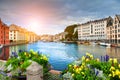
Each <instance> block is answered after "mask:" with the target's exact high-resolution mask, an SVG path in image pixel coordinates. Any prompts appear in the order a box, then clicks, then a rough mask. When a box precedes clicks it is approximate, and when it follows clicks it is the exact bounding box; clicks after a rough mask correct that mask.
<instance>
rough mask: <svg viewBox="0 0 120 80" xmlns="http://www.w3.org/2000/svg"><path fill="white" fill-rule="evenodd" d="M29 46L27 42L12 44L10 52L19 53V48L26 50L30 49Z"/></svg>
mask: <svg viewBox="0 0 120 80" xmlns="http://www.w3.org/2000/svg"><path fill="white" fill-rule="evenodd" d="M27 46H28V45H27V44H26V45H16V46H11V47H10V49H9V53H10V55H11V54H12V52H16V53H18V51H19V50H23V51H26V50H28V49H27Z"/></svg>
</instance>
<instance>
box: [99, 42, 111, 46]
mask: <svg viewBox="0 0 120 80" xmlns="http://www.w3.org/2000/svg"><path fill="white" fill-rule="evenodd" d="M100 45H101V46H106V47H110V46H111V44H110V43H103V42H101V43H100Z"/></svg>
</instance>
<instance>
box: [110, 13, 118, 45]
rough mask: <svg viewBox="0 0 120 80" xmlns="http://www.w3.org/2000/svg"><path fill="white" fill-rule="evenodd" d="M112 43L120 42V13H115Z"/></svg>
mask: <svg viewBox="0 0 120 80" xmlns="http://www.w3.org/2000/svg"><path fill="white" fill-rule="evenodd" d="M111 31H112V34H111V36H112V41H111V42H112V43H120V15H115V17H114V19H113V26H112V29H111Z"/></svg>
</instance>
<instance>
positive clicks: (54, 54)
mask: <svg viewBox="0 0 120 80" xmlns="http://www.w3.org/2000/svg"><path fill="white" fill-rule="evenodd" d="M30 49H33V50H34V51H39V52H41V53H43V54H45V55H47V56H48V57H49V62H50V64H51V65H52V67H53V69H55V70H64V69H65V68H66V66H67V65H68V64H69V63H71V62H73V61H74V60H77V59H78V58H80V57H82V56H83V55H85V53H86V52H89V53H91V54H93V55H94V56H95V57H98V58H100V57H101V56H104V55H106V54H107V55H109V56H110V57H112V58H118V59H119V58H120V48H113V47H112V48H107V47H104V46H99V45H77V44H65V43H60V42H40V41H39V42H36V43H31V44H24V45H17V46H10V47H3V48H2V49H0V59H3V60H6V59H8V58H9V56H10V55H11V53H12V52H18V51H19V50H25V51H28V50H30Z"/></svg>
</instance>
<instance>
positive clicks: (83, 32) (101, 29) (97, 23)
mask: <svg viewBox="0 0 120 80" xmlns="http://www.w3.org/2000/svg"><path fill="white" fill-rule="evenodd" d="M111 20H112V18H111V17H108V18H104V19H99V20H94V21H89V22H87V23H83V24H80V25H79V26H78V39H79V40H101V41H104V40H106V39H107V27H108V26H110V25H108V24H109V23H110V22H111Z"/></svg>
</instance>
